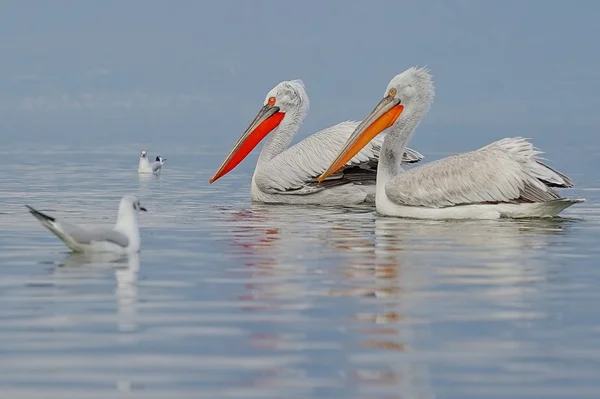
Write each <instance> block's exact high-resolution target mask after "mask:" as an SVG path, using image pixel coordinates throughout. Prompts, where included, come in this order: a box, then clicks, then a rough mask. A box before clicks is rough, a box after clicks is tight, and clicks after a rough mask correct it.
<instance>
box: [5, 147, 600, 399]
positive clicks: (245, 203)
mask: <svg viewBox="0 0 600 399" xmlns="http://www.w3.org/2000/svg"><path fill="white" fill-rule="evenodd" d="M229 144H230V143H228V144H226V145H225V147H227V146H228V145H229ZM467 147H468V148H470V147H469V146H467ZM141 148H142V147H141V146H140V145H126V146H93V145H91V144H90V145H86V144H77V145H67V144H65V145H62V146H58V145H42V144H41V143H40V144H31V143H30V144H22V145H18V146H17V145H13V146H12V147H5V148H4V149H2V150H1V151H0V168H1V170H2V171H1V172H0V173H1V177H2V184H1V185H0V200H1V203H2V209H1V214H0V259H1V263H0V264H1V267H2V269H1V270H2V271H1V272H2V278H1V279H0V353H1V356H0V391H1V392H2V397H7V398H9V397H10V398H25V397H27V398H33V397H42V396H43V397H44V398H64V397H77V398H113V397H128V398H129V397H140V398H166V397H177V398H376V399H392V398H398V399H399V398H456V399H462V398H597V397H600V380H598V376H599V375H600V306H599V305H598V304H599V303H600V290H599V289H598V287H599V286H600V267H598V258H599V256H598V255H599V252H600V247H599V246H598V242H599V240H598V239H599V238H600V233H599V232H600V223H599V222H600V213H599V210H600V209H599V208H598V206H597V204H598V203H599V200H600V194H599V191H598V190H599V187H600V174H599V173H598V171H597V170H596V167H595V166H594V165H595V161H593V159H594V158H595V155H594V154H596V153H598V150H597V148H596V147H593V146H586V149H585V151H584V154H583V155H581V153H580V152H577V151H576V149H574V148H573V146H572V145H571V146H570V147H567V148H561V151H558V149H559V148H560V147H555V148H548V145H546V146H545V147H544V148H543V149H544V150H546V151H547V152H548V157H549V158H550V159H556V158H558V157H563V156H564V158H561V159H560V162H555V163H554V164H553V165H556V166H557V167H559V168H560V169H561V170H563V171H564V172H566V173H567V174H570V175H572V176H573V177H574V178H575V180H576V181H577V184H578V187H577V189H575V190H571V192H570V193H569V195H570V196H576V197H585V198H587V199H588V202H587V203H585V204H583V205H580V206H577V207H573V208H571V209H570V210H568V211H567V212H566V213H565V218H564V219H562V220H541V221H492V222H490V221H483V222H482V221H469V222H423V221H408V220H397V219H387V218H378V217H376V215H375V214H374V212H373V210H372V209H368V208H365V209H327V208H318V207H314V208H311V207H308V208H301V207H285V206H258V205H252V204H250V202H249V188H248V186H249V180H250V174H251V169H252V168H253V164H252V161H249V162H246V163H244V165H243V168H241V170H240V171H236V172H235V173H233V174H231V175H229V176H227V177H225V178H223V179H222V180H220V181H219V182H217V183H216V184H213V185H210V186H209V185H208V183H207V181H208V178H209V177H210V175H211V174H212V172H214V169H215V168H216V167H217V166H218V165H219V163H220V161H221V157H222V156H223V155H224V153H225V152H226V150H227V149H228V148H222V149H221V148H219V149H218V150H216V151H217V152H216V155H212V152H213V151H212V150H211V149H210V148H206V149H202V148H199V147H195V148H190V149H188V148H186V147H185V146H183V145H179V146H177V145H173V144H172V143H169V145H168V150H161V151H160V155H163V156H164V157H166V158H167V159H168V160H167V163H166V165H165V169H164V172H163V174H162V175H160V176H158V177H155V176H149V177H145V178H140V177H138V175H137V172H136V165H137V156H138V153H139V150H140V149H141ZM162 148H163V149H164V148H167V145H166V144H164V143H163V147H162ZM415 148H417V146H415ZM147 149H148V150H149V153H150V155H151V156H155V155H157V150H160V149H161V147H159V146H158V145H156V146H150V145H149V146H147ZM418 149H419V150H421V151H422V152H423V153H424V154H425V155H426V156H428V157H429V159H432V158H436V157H438V156H439V153H434V154H433V155H432V154H431V153H430V152H428V149H427V148H423V147H419V148H418ZM553 149H554V150H555V151H552V150H553ZM569 151H570V152H569ZM559 154H560V155H559ZM128 192H134V193H137V194H138V195H140V196H141V198H142V203H143V204H144V205H145V206H146V207H147V208H148V210H149V212H148V213H147V214H142V215H141V228H142V251H141V253H140V255H139V257H132V258H129V259H126V260H118V259H110V258H105V257H104V258H83V257H79V256H74V255H69V254H68V253H67V252H66V247H64V245H63V244H62V243H61V242H60V241H59V240H58V239H56V238H55V237H54V236H52V235H50V233H49V232H47V231H46V230H45V229H44V228H43V227H41V225H39V223H38V222H37V221H36V220H35V219H34V218H33V217H31V216H30V215H29V214H28V213H27V212H26V209H25V208H24V206H23V204H25V203H27V204H30V205H32V206H35V207H38V208H39V209H40V210H43V211H47V212H50V213H52V214H54V215H56V216H59V217H65V218H69V219H70V220H73V221H84V222H89V223H98V224H100V223H106V222H110V221H111V220H112V219H113V218H114V216H115V214H116V207H117V203H118V200H119V199H120V197H121V196H122V195H123V194H124V193H128Z"/></svg>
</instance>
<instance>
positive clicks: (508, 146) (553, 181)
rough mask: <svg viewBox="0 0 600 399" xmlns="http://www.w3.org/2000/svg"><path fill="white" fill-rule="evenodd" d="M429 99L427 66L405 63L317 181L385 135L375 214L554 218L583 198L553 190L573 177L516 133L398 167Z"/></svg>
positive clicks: (569, 183) (430, 84)
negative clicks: (413, 165) (543, 158)
mask: <svg viewBox="0 0 600 399" xmlns="http://www.w3.org/2000/svg"><path fill="white" fill-rule="evenodd" d="M433 97H434V87H433V81H432V78H431V75H430V74H429V72H428V71H427V70H426V69H423V68H410V69H408V70H406V71H404V72H402V73H401V74H399V75H397V76H395V77H394V78H393V79H392V80H391V81H390V83H389V84H388V86H387V88H386V91H385V95H384V98H383V99H382V100H381V101H380V102H379V104H377V106H376V107H375V109H374V110H373V112H371V114H370V115H369V116H368V117H367V118H366V119H365V120H364V121H363V122H362V123H361V124H360V125H359V126H358V127H357V128H356V130H355V131H354V132H353V133H352V134H351V136H350V138H349V139H348V141H347V142H346V144H345V145H344V146H343V148H342V149H341V150H340V152H339V153H338V155H337V157H336V158H335V160H334V161H333V162H332V163H331V165H330V166H329V167H328V168H327V170H326V171H325V172H324V173H323V174H321V176H319V178H318V179H317V181H319V182H322V181H326V179H327V178H328V177H329V176H331V175H333V174H334V173H336V171H338V170H339V169H340V168H342V167H344V165H345V164H346V162H347V161H348V160H349V159H352V157H354V156H355V155H356V154H358V153H359V152H360V151H362V149H363V147H364V146H365V145H367V144H368V143H369V142H371V141H372V140H375V139H376V138H377V137H378V135H380V134H381V133H382V132H387V134H386V136H385V139H384V140H383V145H382V147H381V151H380V155H379V164H378V167H377V182H376V194H375V206H376V209H377V213H379V214H381V215H385V216H397V217H407V218H419V219H497V218H531V217H553V216H557V215H558V214H559V213H560V212H561V211H563V210H564V209H565V208H568V207H569V206H571V205H573V204H576V203H579V202H583V201H584V200H581V199H568V198H564V197H561V196H560V195H559V193H558V192H557V191H556V190H555V188H567V187H573V181H572V180H571V179H570V178H569V177H567V176H565V175H564V174H562V173H560V172H558V171H556V170H554V169H552V168H550V167H549V166H547V165H545V164H544V163H542V162H541V160H540V158H539V157H538V155H539V154H540V152H539V151H537V150H536V149H535V148H534V147H533V145H532V144H531V143H530V142H528V141H527V140H526V139H524V138H521V137H515V138H505V139H502V140H499V141H496V142H493V143H491V144H489V145H487V146H485V147H483V148H480V149H478V150H475V151H471V152H466V153H461V154H457V155H453V156H450V157H447V158H443V159H440V160H437V161H434V162H430V163H428V164H425V165H422V166H419V167H416V168H412V169H410V170H408V171H404V170H403V169H402V167H401V166H400V165H399V163H398V155H399V154H402V153H403V152H404V149H405V148H406V145H407V144H408V142H409V140H410V137H411V135H412V133H413V132H414V131H415V129H416V128H417V126H418V125H419V123H420V122H421V120H422V119H423V118H424V117H425V115H426V114H427V112H428V110H429V108H430V106H431V104H432V102H433Z"/></svg>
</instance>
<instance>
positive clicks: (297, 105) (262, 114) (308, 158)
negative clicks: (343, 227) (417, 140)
mask: <svg viewBox="0 0 600 399" xmlns="http://www.w3.org/2000/svg"><path fill="white" fill-rule="evenodd" d="M308 108H309V101H308V96H307V94H306V90H305V89H304V84H303V83H302V81H301V80H291V81H284V82H281V83H279V84H278V85H277V86H275V87H274V88H273V89H271V91H269V93H268V94H267V96H266V98H265V100H264V106H263V107H262V108H261V110H260V111H259V112H258V115H256V117H255V118H254V120H253V121H252V123H251V124H250V126H249V127H248V128H247V129H246V131H245V132H244V134H242V136H241V137H240V139H239V140H238V141H237V143H236V144H235V145H234V147H233V149H232V150H231V152H229V155H227V158H226V159H225V160H224V161H223V163H222V164H221V166H220V167H219V169H218V170H217V172H216V173H215V174H214V176H213V177H212V178H211V179H210V183H213V182H214V181H216V180H217V179H219V178H221V177H222V176H224V175H225V174H227V173H229V172H230V171H231V170H232V169H233V168H235V167H236V166H237V165H238V164H239V163H240V162H241V161H242V160H243V159H244V158H245V157H246V156H247V155H248V154H249V153H250V152H251V151H252V150H253V149H254V147H256V146H257V145H258V143H260V141H261V140H262V139H263V138H265V137H266V136H267V135H268V134H269V133H270V132H271V131H273V134H271V135H270V136H269V138H268V139H267V141H266V143H265V145H264V147H263V149H262V151H261V152H260V156H259V157H258V162H257V163H256V169H255V170H254V175H253V176H252V186H251V189H250V197H251V199H252V201H255V202H263V203H283V204H304V205H308V204H312V205H321V204H322V205H356V204H361V203H364V202H370V203H373V202H374V196H375V177H376V174H377V168H376V165H377V158H378V156H379V149H380V148H381V144H382V142H383V137H380V138H377V139H375V140H373V142H371V143H367V144H368V145H365V146H364V147H365V148H363V149H362V150H361V151H359V152H358V153H357V155H356V156H355V157H353V158H352V159H348V162H346V164H345V165H344V167H343V168H340V169H342V170H341V171H339V173H336V174H335V175H333V176H330V178H329V179H327V181H325V182H323V183H321V184H319V183H317V181H316V177H317V176H319V174H320V173H323V171H324V170H325V168H326V167H327V165H328V164H329V162H331V160H332V159H333V157H334V156H335V154H337V152H338V151H339V150H340V149H341V148H342V146H343V145H344V142H345V141H346V140H347V139H348V137H350V134H351V133H352V132H353V131H354V129H355V128H356V127H357V126H358V124H359V122H353V121H348V122H342V123H339V124H337V125H335V126H332V127H330V128H327V129H324V130H321V131H320V132H318V133H315V134H313V135H312V136H309V137H307V138H306V139H304V140H302V141H300V142H299V143H297V144H295V145H293V146H291V147H289V145H290V143H291V141H292V139H293V137H294V136H295V135H296V133H297V132H298V130H299V129H300V125H301V124H302V121H303V120H304V118H305V116H306V114H307V112H308ZM288 147H289V148H288ZM422 158H423V156H422V155H421V154H419V153H418V152H417V151H414V150H411V149H409V148H407V149H406V150H405V151H404V156H403V158H402V161H403V162H406V163H414V162H419V160H421V159H422Z"/></svg>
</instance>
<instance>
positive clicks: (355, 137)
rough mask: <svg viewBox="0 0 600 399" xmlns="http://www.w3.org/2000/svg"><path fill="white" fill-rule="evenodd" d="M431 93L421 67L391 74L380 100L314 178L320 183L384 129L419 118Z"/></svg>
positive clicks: (431, 90) (431, 81)
mask: <svg viewBox="0 0 600 399" xmlns="http://www.w3.org/2000/svg"><path fill="white" fill-rule="evenodd" d="M434 93H435V92H434V89H433V80H432V77H431V75H430V74H429V71H428V70H427V69H425V68H414V67H412V68H409V69H407V70H406V71H404V72H402V73H400V74H398V75H396V76H394V78H393V79H392V80H390V83H388V85H387V88H386V89H385V93H384V95H383V96H384V97H383V99H382V100H381V101H380V102H379V104H377V106H376V107H375V109H374V110H373V111H372V112H371V113H370V114H369V116H367V117H366V118H365V119H364V120H363V121H362V122H361V123H360V125H358V126H357V127H356V129H355V130H354V132H353V133H352V135H350V138H349V139H348V141H347V142H346V144H345V145H344V148H342V150H341V151H340V153H339V154H338V156H337V158H336V159H335V160H334V161H333V163H332V164H331V165H330V166H329V168H328V169H327V170H326V171H325V172H324V173H323V174H322V175H321V176H319V177H318V179H317V181H318V182H319V183H320V182H322V181H323V180H325V178H327V177H328V176H330V175H332V174H333V173H335V172H337V171H338V170H339V169H340V168H341V167H342V166H344V165H345V164H346V163H347V162H348V161H349V160H350V159H352V158H353V157H354V156H355V155H356V154H357V153H358V152H359V151H360V150H361V149H362V148H363V147H364V146H366V145H367V144H368V143H369V142H370V141H371V140H373V138H375V136H377V135H378V134H379V133H381V132H383V131H385V130H386V129H387V128H389V127H391V126H393V125H394V124H396V123H401V122H402V121H405V120H408V119H410V118H418V119H420V118H421V117H422V114H423V113H425V112H427V110H428V109H429V107H430V106H431V103H432V102H433V97H434ZM401 115H402V118H400V116H401Z"/></svg>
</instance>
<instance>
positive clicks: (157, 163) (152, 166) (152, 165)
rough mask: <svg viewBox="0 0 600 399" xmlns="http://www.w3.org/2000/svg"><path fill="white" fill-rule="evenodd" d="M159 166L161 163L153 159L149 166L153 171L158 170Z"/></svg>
mask: <svg viewBox="0 0 600 399" xmlns="http://www.w3.org/2000/svg"><path fill="white" fill-rule="evenodd" d="M161 166H162V165H161V164H160V162H158V161H154V162H152V163H151V164H150V167H151V168H152V171H153V172H156V171H157V170H159V169H160V167H161Z"/></svg>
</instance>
